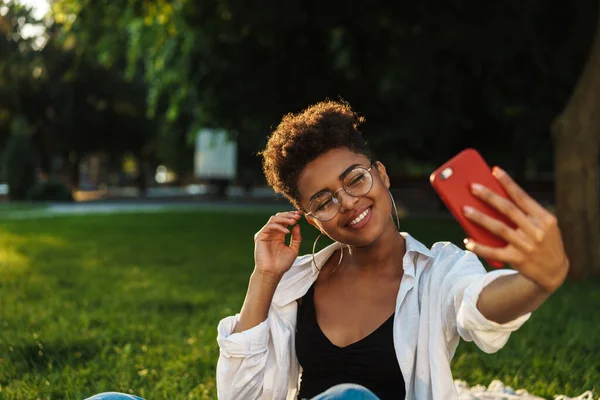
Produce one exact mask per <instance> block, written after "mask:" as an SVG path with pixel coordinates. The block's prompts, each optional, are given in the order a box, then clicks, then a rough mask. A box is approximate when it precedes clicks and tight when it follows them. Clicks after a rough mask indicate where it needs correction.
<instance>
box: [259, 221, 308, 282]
mask: <svg viewBox="0 0 600 400" xmlns="http://www.w3.org/2000/svg"><path fill="white" fill-rule="evenodd" d="M301 216H302V214H301V213H300V212H299V211H288V212H280V213H277V214H275V215H273V216H271V218H269V221H268V222H267V224H266V225H265V226H263V227H262V228H261V230H260V231H258V232H257V233H256V235H254V263H255V264H254V270H255V272H257V273H260V274H265V275H269V276H273V277H275V278H277V279H280V278H281V277H282V276H283V274H285V273H286V272H287V271H289V269H290V268H291V267H292V264H293V263H294V260H295V259H296V257H298V252H299V251H300V243H301V242H302V236H301V235H300V225H298V220H299V219H300V218H301ZM290 225H292V226H293V228H292V232H291V234H292V237H291V240H290V244H289V246H288V245H287V244H286V243H285V235H287V234H289V233H290V231H289V230H288V229H287V227H288V226H290Z"/></svg>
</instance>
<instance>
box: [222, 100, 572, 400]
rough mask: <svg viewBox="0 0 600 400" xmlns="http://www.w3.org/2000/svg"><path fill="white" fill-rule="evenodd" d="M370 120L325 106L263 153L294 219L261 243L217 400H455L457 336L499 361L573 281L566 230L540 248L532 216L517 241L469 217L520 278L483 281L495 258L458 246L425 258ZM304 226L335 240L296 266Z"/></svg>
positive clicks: (231, 320)
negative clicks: (402, 224) (404, 219)
mask: <svg viewBox="0 0 600 400" xmlns="http://www.w3.org/2000/svg"><path fill="white" fill-rule="evenodd" d="M362 122H363V118H362V117H359V116H358V115H357V114H356V113H355V112H354V111H353V110H352V109H351V108H350V106H349V105H348V104H346V103H343V102H334V101H325V102H321V103H318V104H315V105H313V106H311V107H309V108H307V109H306V110H304V111H303V112H301V113H298V114H289V115H286V116H285V117H284V118H283V120H282V121H281V123H280V124H279V126H278V127H277V128H276V129H275V131H274V132H273V133H272V135H271V136H270V138H269V141H268V143H267V146H266V148H265V150H264V151H263V152H262V153H261V154H262V156H263V159H264V161H263V167H264V172H265V176H266V178H267V180H268V182H269V184H270V185H271V186H272V187H273V188H274V189H275V190H276V191H277V192H280V193H282V194H283V195H284V196H285V197H286V198H287V199H289V201H290V202H291V203H292V204H293V205H294V206H295V207H296V211H286V212H283V211H282V212H280V213H277V214H275V215H273V216H271V218H270V219H269V220H268V221H267V223H266V224H265V225H264V226H263V227H262V228H261V229H260V230H259V231H258V232H257V233H256V235H255V236H254V241H255V252H254V258H255V265H254V271H253V273H252V274H251V277H250V282H249V286H248V291H247V295H246V299H245V301H244V304H243V306H242V310H241V312H240V313H239V314H237V315H235V316H231V317H227V318H225V319H223V320H222V321H221V322H220V324H219V326H218V339H217V340H218V343H219V346H220V354H221V356H220V358H219V361H218V366H217V386H218V393H219V398H220V399H242V398H243V399H287V400H292V399H296V398H298V399H305V398H313V399H324V398H327V399H342V398H348V399H349V398H354V397H352V394H350V392H348V391H347V390H346V389H348V387H347V386H344V385H346V384H352V385H353V386H352V388H354V389H355V390H358V391H359V392H354V393H361V394H360V395H364V396H367V397H364V398H380V399H398V398H404V397H406V398H411V399H412V398H416V399H432V398H436V399H437V398H440V399H442V398H443V399H450V398H456V397H457V392H456V388H455V386H454V383H453V379H452V372H451V370H450V361H451V359H452V356H453V354H454V352H455V350H456V347H457V345H458V343H459V341H460V339H461V338H462V339H464V340H466V341H473V342H475V343H476V345H477V346H478V347H479V348H480V349H481V350H482V351H484V352H488V353H491V352H495V351H498V350H499V349H500V348H502V347H503V346H504V344H505V343H506V342H507V340H508V339H509V336H510V334H511V333H512V332H514V331H515V330H517V329H518V328H519V327H520V326H522V325H523V323H525V321H527V319H528V318H529V316H530V313H531V312H532V311H533V310H534V309H536V308H537V307H538V306H539V305H540V304H541V303H542V302H543V301H544V300H545V299H546V298H547V297H548V296H549V295H550V293H552V292H553V291H554V290H556V289H557V288H558V286H560V285H561V283H562V281H563V280H564V277H565V274H566V269H567V268H568V263H565V262H564V261H565V260H566V258H565V257H564V251H563V248H562V242H561V240H560V232H559V231H558V229H557V228H556V226H555V225H552V224H550V223H548V224H545V223H544V224H542V225H539V227H538V228H539V229H536V231H535V232H536V234H538V235H537V236H536V237H535V238H531V240H529V239H530V238H528V236H527V232H528V229H527V227H528V226H529V225H527V226H524V225H523V224H524V223H525V222H523V221H526V223H527V224H529V223H534V222H535V220H534V219H533V217H530V218H529V219H528V218H518V219H519V221H515V222H516V224H517V229H516V230H515V234H514V235H510V234H509V233H510V232H509V230H507V229H510V228H508V227H498V226H497V225H498V223H497V222H494V223H493V224H492V223H490V222H489V221H487V220H482V219H477V218H475V217H473V216H471V215H469V216H468V217H469V218H472V219H474V220H475V222H477V221H479V222H478V223H481V224H482V226H484V227H486V228H487V229H489V230H490V231H492V232H495V233H498V232H500V231H502V232H504V234H506V235H507V237H509V240H507V241H508V242H509V244H510V246H513V245H514V243H513V242H514V241H515V240H513V239H514V238H519V241H520V244H521V245H519V246H516V247H515V249H517V250H518V251H520V252H519V253H518V256H519V257H520V258H519V260H523V262H522V263H519V262H517V263H515V264H514V265H513V266H514V267H515V269H517V270H496V271H493V272H489V273H486V271H485V269H484V268H483V266H482V264H481V263H480V261H479V259H478V258H477V256H476V255H475V254H476V253H478V250H481V251H482V252H485V251H488V249H485V248H481V249H479V248H478V246H477V244H473V243H471V244H469V247H470V248H472V249H473V251H474V252H475V253H473V252H471V251H468V250H462V249H460V248H458V247H457V246H455V245H453V244H451V243H448V242H439V243H436V244H434V245H433V246H432V248H427V247H426V246H425V245H423V244H422V243H421V242H419V241H418V240H417V239H415V238H413V237H412V236H411V235H410V234H408V233H407V232H399V226H398V224H397V223H396V224H395V223H394V219H393V217H392V215H393V210H394V209H395V205H394V200H393V197H392V196H391V194H390V191H389V187H390V180H389V177H388V175H387V172H386V168H385V166H384V165H383V163H381V162H380V161H377V160H376V159H375V158H374V157H373V155H372V153H371V151H370V149H369V148H368V146H367V144H366V142H365V140H364V139H363V137H362V134H361V132H360V131H359V129H358V128H359V125H360V124H361V123H362ZM498 180H499V182H500V183H501V184H502V185H503V186H504V187H505V189H507V192H508V193H512V194H514V195H515V196H517V197H518V198H516V203H515V204H512V203H511V207H506V205H505V204H502V208H503V210H510V213H509V214H510V215H508V216H509V217H510V218H513V217H515V216H517V217H520V216H522V215H525V216H527V217H529V214H528V212H529V211H530V210H531V209H532V208H531V207H532V204H533V203H532V201H533V200H531V199H530V198H529V197H528V196H527V195H526V194H525V193H524V192H522V191H521V190H520V189H519V188H518V187H517V186H516V184H515V183H514V182H513V181H512V180H510V178H509V177H508V176H507V175H506V174H500V175H498ZM478 193H479V192H476V193H475V194H476V195H478ZM485 193H487V192H485ZM480 197H482V198H483V199H484V201H487V202H488V203H489V204H490V205H492V206H495V205H498V204H500V203H499V202H498V199H496V198H494V196H493V195H489V194H486V195H482V196H480ZM513 200H515V198H513ZM524 204H525V205H527V207H526V208H522V207H523V205H524ZM520 207H521V208H520ZM517 209H520V210H521V211H520V212H521V214H518V213H517V212H516V211H515V210H517ZM534 209H536V210H538V208H537V207H534ZM501 211H502V210H501ZM302 216H304V218H306V220H307V221H308V222H309V223H310V224H311V225H312V226H314V227H315V228H317V229H318V230H319V231H320V232H321V234H322V235H327V236H329V237H330V238H331V239H333V240H334V241H335V243H333V244H332V245H330V246H328V247H326V248H325V249H323V250H321V251H320V252H318V253H317V254H315V253H314V251H313V253H312V254H307V255H304V256H299V254H298V252H299V248H300V243H301V240H302V237H301V233H300V226H299V224H298V220H299V219H300V218H302ZM289 227H292V228H291V231H290V229H288V228H289ZM499 229H500V230H499ZM288 234H291V238H290V241H289V244H286V235H288ZM523 243H527V244H531V246H528V247H527V249H525V248H523V246H522V244H523ZM313 248H314V247H313ZM517 250H515V251H517ZM549 250H551V251H550V252H549ZM515 251H513V252H512V253H510V254H511V256H512V257H513V258H511V260H506V261H511V262H512V261H514V260H515V259H516V258H515V257H516V254H517V253H515ZM544 251H545V252H549V254H552V255H553V256H552V257H551V258H549V257H543V256H542V252H544ZM503 254H504V253H503ZM506 254H509V253H506ZM507 257H508V256H507ZM521 266H523V268H521ZM548 282H552V284H551V285H549V284H548ZM356 385H358V386H356ZM357 388H358V389H357ZM368 396H371V397H368Z"/></svg>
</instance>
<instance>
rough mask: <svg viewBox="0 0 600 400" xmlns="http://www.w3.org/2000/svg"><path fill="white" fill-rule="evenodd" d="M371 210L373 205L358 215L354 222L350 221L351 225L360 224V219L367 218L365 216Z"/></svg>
mask: <svg viewBox="0 0 600 400" xmlns="http://www.w3.org/2000/svg"><path fill="white" fill-rule="evenodd" d="M370 212H371V207H369V208H367V209H366V210H365V211H364V212H363V213H362V214H360V215H359V216H358V217H356V218H355V219H354V220H353V221H352V222H350V226H354V225H356V224H358V223H359V222H360V221H362V220H363V219H365V217H366V216H367V215H368V214H369V213H370Z"/></svg>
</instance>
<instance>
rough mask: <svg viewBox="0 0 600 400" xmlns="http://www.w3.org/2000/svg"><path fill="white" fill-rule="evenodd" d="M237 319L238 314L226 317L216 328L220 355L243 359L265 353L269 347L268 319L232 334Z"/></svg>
mask: <svg viewBox="0 0 600 400" xmlns="http://www.w3.org/2000/svg"><path fill="white" fill-rule="evenodd" d="M239 318H240V314H236V315H234V316H230V317H226V318H224V319H222V320H221V321H220V322H219V325H218V326H217V333H218V334H217V343H218V344H219V348H220V350H221V355H223V356H225V357H227V358H231V357H242V358H243V357H248V356H252V355H255V354H260V353H264V352H266V351H267V349H268V346H269V318H268V317H267V319H266V320H264V321H263V322H261V323H260V324H258V325H256V326H255V327H252V328H250V329H247V330H245V331H243V332H236V333H232V332H233V330H234V329H235V326H236V325H237V323H238V321H239Z"/></svg>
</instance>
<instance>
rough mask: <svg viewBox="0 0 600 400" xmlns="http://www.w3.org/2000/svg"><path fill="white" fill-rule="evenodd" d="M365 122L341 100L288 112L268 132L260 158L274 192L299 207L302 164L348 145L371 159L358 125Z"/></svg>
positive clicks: (304, 164)
mask: <svg viewBox="0 0 600 400" xmlns="http://www.w3.org/2000/svg"><path fill="white" fill-rule="evenodd" d="M364 121H365V119H364V117H362V116H359V115H358V114H356V113H355V112H354V111H353V110H352V108H351V107H350V105H349V104H348V103H347V102H344V101H332V100H326V101H322V102H319V103H317V104H314V105H312V106H310V107H308V108H307V109H305V110H303V111H301V112H299V113H297V114H292V113H290V114H287V115H286V116H284V117H283V119H282V120H281V122H280V123H279V126H277V128H276V129H275V130H274V131H273V132H272V133H271V135H270V136H269V140H268V142H267V146H266V147H265V149H264V150H263V151H261V152H260V153H259V155H261V156H262V157H263V172H264V174H265V177H266V178H267V182H268V183H269V185H270V186H271V187H272V188H273V189H274V190H275V192H278V193H281V194H283V195H284V196H285V197H286V198H287V199H288V200H289V201H290V202H291V203H292V204H293V205H294V206H295V207H297V208H298V209H300V208H301V207H300V194H299V192H298V186H297V181H298V177H299V175H300V173H301V172H302V170H303V169H304V167H305V166H306V165H307V164H308V163H309V162H311V161H313V160H314V159H316V158H317V157H318V156H320V155H321V154H323V153H325V152H327V151H329V150H332V149H337V148H347V149H349V150H351V151H353V152H355V153H357V154H364V155H365V156H367V157H368V158H369V160H373V155H372V152H371V150H370V149H369V147H368V145H367V143H366V141H365V139H364V138H363V136H362V134H361V132H360V131H359V130H358V126H359V125H360V124H361V123H363V122H364Z"/></svg>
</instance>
